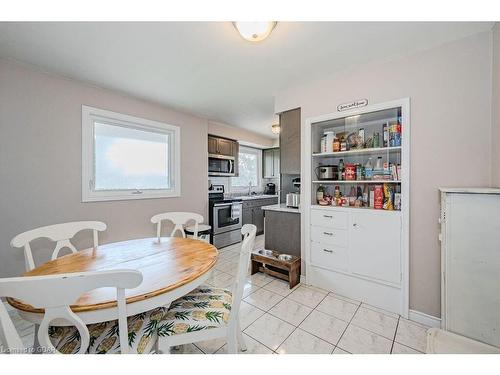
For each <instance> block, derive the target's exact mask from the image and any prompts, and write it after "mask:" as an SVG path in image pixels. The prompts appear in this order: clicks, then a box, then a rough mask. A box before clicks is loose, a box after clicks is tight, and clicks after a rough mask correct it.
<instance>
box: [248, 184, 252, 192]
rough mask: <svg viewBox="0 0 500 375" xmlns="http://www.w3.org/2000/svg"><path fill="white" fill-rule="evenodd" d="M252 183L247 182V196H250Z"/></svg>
mask: <svg viewBox="0 0 500 375" xmlns="http://www.w3.org/2000/svg"><path fill="white" fill-rule="evenodd" d="M251 190H252V181H250V182H248V195H251Z"/></svg>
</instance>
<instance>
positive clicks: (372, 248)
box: [301, 99, 410, 318]
mask: <svg viewBox="0 0 500 375" xmlns="http://www.w3.org/2000/svg"><path fill="white" fill-rule="evenodd" d="M409 106H410V103H409V99H401V100H396V101H392V102H387V103H381V104H376V105H371V106H366V107H364V108H360V109H354V110H350V111H345V112H335V113H330V114H326V115H322V116H318V117H315V118H309V119H307V120H306V126H305V128H304V132H303V134H304V143H303V145H302V147H303V148H302V153H303V155H305V156H306V157H307V160H306V161H305V163H304V168H303V171H302V191H301V193H302V195H303V199H302V200H301V201H302V205H303V206H302V212H303V226H302V231H303V232H302V233H303V239H304V249H305V250H304V253H305V254H304V258H305V263H306V277H307V279H306V282H307V284H310V285H313V286H317V287H320V288H324V289H327V290H332V291H334V292H336V293H338V294H342V295H345V296H347V297H350V298H353V299H357V300H362V301H364V302H366V303H368V304H371V305H374V306H377V307H379V308H382V309H385V310H389V311H392V312H394V313H397V314H400V315H401V316H403V317H405V318H408V312H409V288H408V286H409V176H410V171H409V168H410V150H409V146H410V139H409V135H410V133H409V130H410V117H409V113H410V112H409V111H410V108H409ZM385 129H389V131H387V132H385ZM332 133H333V134H334V135H333V138H337V139H341V140H342V142H344V141H345V142H346V148H347V150H346V151H337V152H322V151H324V150H325V148H326V149H328V151H332V149H333V145H330V144H329V143H326V144H322V137H323V136H324V135H328V139H329V141H328V142H330V141H332ZM384 133H386V136H385V137H384ZM323 139H325V138H323ZM332 142H333V141H332ZM373 144H375V145H377V146H381V147H371V146H373ZM337 146H338V145H337V144H335V149H337ZM342 146H343V145H342ZM365 147H366V148H365ZM342 164H343V165H344V168H345V170H344V171H340V173H339V171H338V169H339V166H341V165H342ZM370 165H371V169H373V173H374V174H372V175H371V176H372V177H373V176H380V175H382V173H380V172H379V170H380V169H383V170H384V171H385V172H384V175H385V176H386V177H388V176H389V177H390V178H391V179H390V180H383V179H380V180H379V179H375V180H374V179H370V174H369V173H366V171H368V172H370ZM353 166H354V167H355V168H354V169H355V170H356V172H355V173H353ZM328 168H329V169H328ZM342 172H344V173H343V174H342ZM395 172H396V174H395ZM334 173H339V174H338V178H339V179H337V180H333V179H327V180H322V179H321V178H322V177H323V178H324V177H327V176H328V178H335V177H336V176H337V175H335V174H334ZM358 173H362V175H361V177H360V176H359V175H358ZM347 174H348V177H349V178H351V177H354V179H353V180H351V179H349V180H346V179H345V178H346V175H347ZM365 176H368V179H365V178H366V177H365ZM358 178H361V179H358ZM320 185H322V186H323V190H319V196H321V194H322V193H323V194H324V195H328V196H327V197H326V198H327V199H323V200H321V201H320V202H321V203H325V202H331V201H332V200H333V201H334V202H336V203H335V205H320V204H319V203H318V202H319V201H318V199H317V193H318V188H319V186H320ZM378 185H385V186H384V187H383V188H382V189H380V188H379V186H378ZM336 186H338V187H339V188H336ZM339 192H340V194H341V197H343V198H344V197H345V199H337V200H335V195H337V197H338V196H339ZM324 195H323V197H324ZM381 197H382V200H381ZM389 197H390V198H389ZM375 198H376V199H377V204H375ZM389 199H391V200H392V202H391V201H390V200H389ZM396 200H397V201H398V203H400V206H399V207H397V208H399V209H395V208H396V207H394V206H395V202H396ZM337 202H338V203H339V204H340V205H341V206H339V205H336V204H337ZM381 202H383V204H382V205H381V204H380V203H381ZM390 203H392V208H393V209H390V208H391V204H390ZM375 207H376V208H375ZM380 207H382V208H386V209H381V208H380Z"/></svg>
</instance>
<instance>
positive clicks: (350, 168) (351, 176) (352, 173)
mask: <svg viewBox="0 0 500 375" xmlns="http://www.w3.org/2000/svg"><path fill="white" fill-rule="evenodd" d="M345 179H346V181H354V180H356V164H346V165H345Z"/></svg>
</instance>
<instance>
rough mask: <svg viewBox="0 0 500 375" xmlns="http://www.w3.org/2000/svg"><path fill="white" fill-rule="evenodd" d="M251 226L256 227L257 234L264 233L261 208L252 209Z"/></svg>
mask: <svg viewBox="0 0 500 375" xmlns="http://www.w3.org/2000/svg"><path fill="white" fill-rule="evenodd" d="M253 225H255V226H256V227H257V234H262V233H263V232H264V211H263V210H262V208H261V206H259V207H254V208H253Z"/></svg>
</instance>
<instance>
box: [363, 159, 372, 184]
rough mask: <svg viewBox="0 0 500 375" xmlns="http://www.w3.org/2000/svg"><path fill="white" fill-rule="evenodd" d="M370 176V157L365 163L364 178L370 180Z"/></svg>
mask: <svg viewBox="0 0 500 375" xmlns="http://www.w3.org/2000/svg"><path fill="white" fill-rule="evenodd" d="M372 177H373V164H372V158H368V161H367V162H366V164H365V179H367V180H371V179H372Z"/></svg>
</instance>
